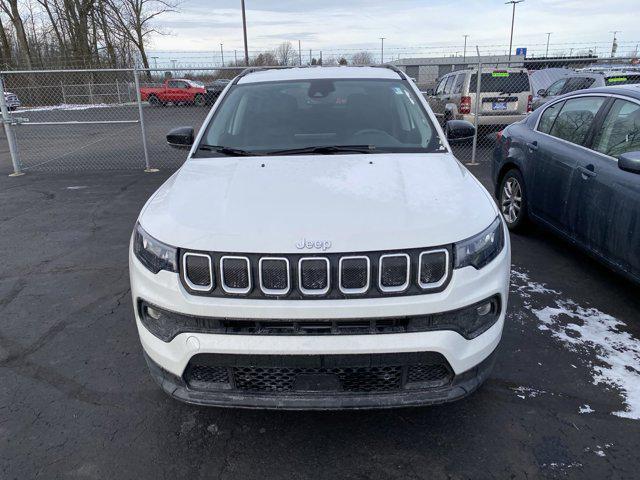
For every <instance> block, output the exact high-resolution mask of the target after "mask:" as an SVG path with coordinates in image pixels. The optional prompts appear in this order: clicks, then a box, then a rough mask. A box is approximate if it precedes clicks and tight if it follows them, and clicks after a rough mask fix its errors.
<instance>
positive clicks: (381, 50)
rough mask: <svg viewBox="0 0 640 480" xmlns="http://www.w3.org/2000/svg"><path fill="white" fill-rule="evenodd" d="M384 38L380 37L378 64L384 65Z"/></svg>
mask: <svg viewBox="0 0 640 480" xmlns="http://www.w3.org/2000/svg"><path fill="white" fill-rule="evenodd" d="M384 38H385V37H380V63H384Z"/></svg>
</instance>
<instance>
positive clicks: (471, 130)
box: [444, 120, 476, 143]
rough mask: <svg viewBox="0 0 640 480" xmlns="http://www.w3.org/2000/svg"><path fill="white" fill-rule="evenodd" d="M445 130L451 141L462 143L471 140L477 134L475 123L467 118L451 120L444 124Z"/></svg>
mask: <svg viewBox="0 0 640 480" xmlns="http://www.w3.org/2000/svg"><path fill="white" fill-rule="evenodd" d="M444 131H445V133H446V135H447V140H448V141H449V143H461V142H464V141H467V140H471V139H472V138H473V136H474V135H475V134H476V128H475V127H474V126H473V123H471V122H467V121H466V120H449V121H448V122H447V123H446V124H445V126H444Z"/></svg>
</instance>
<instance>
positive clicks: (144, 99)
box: [0, 57, 640, 173]
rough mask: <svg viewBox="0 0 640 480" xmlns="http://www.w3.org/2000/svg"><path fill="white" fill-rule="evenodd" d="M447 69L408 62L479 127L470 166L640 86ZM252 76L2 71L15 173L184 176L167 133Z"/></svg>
mask: <svg viewBox="0 0 640 480" xmlns="http://www.w3.org/2000/svg"><path fill="white" fill-rule="evenodd" d="M418 60H419V59H416V61H418ZM442 67H443V66H442V65H436V66H435V69H434V65H433V64H432V63H428V62H427V65H411V64H409V63H406V62H405V64H403V65H399V68H401V69H403V70H404V71H405V72H406V73H407V75H409V76H411V77H412V78H414V80H415V81H416V83H417V84H418V85H419V87H420V89H421V91H422V92H423V95H424V96H425V98H426V100H427V102H428V103H429V105H430V106H431V109H432V110H433V111H434V113H435V115H436V117H437V118H438V120H439V121H440V123H441V125H442V126H443V128H444V129H445V131H446V129H447V122H448V121H450V120H466V121H469V122H471V123H472V124H474V126H475V127H476V135H475V137H474V138H473V139H469V140H468V141H466V142H463V143H458V144H456V145H455V146H454V147H453V148H454V152H455V154H456V156H457V157H458V158H459V159H460V160H461V161H463V162H465V163H470V164H474V163H479V162H487V161H490V159H491V156H492V150H493V146H494V144H495V138H496V134H497V132H498V131H500V130H501V129H502V128H504V126H506V125H508V124H510V123H513V122H516V121H520V120H522V119H525V118H526V117H527V116H528V115H529V114H530V113H531V111H533V110H534V109H536V108H539V107H540V106H541V105H543V104H544V103H545V102H547V101H549V100H551V99H553V98H555V97H557V96H558V95H562V94H564V93H567V92H569V91H573V90H577V89H581V88H590V87H597V86H607V85H621V84H626V83H640V67H638V66H637V65H634V64H633V63H632V61H631V59H621V58H615V59H604V60H603V59H598V60H597V63H596V62H595V61H594V59H593V58H591V57H589V58H585V59H583V61H576V59H575V58H572V59H571V61H568V60H567V59H558V60H556V61H551V60H549V59H546V60H535V61H534V60H530V61H527V60H525V59H523V58H522V57H518V58H516V59H514V60H512V61H509V60H504V59H501V58H486V57H478V59H477V61H476V62H475V63H474V62H472V61H471V59H469V61H468V62H466V63H465V64H462V65H454V64H448V65H446V66H445V67H444V68H442ZM264 68H270V67H264ZM271 68H273V67H271ZM243 69H244V67H213V68H201V69H151V70H131V69H113V70H49V71H21V72H2V73H1V80H2V82H3V84H4V92H5V94H4V96H3V97H2V98H0V107H1V109H2V117H3V121H4V127H5V135H6V139H7V141H8V143H9V150H10V154H11V160H12V163H13V165H12V166H13V170H14V172H15V173H21V172H28V171H49V172H59V171H63V172H64V171H90V170H120V169H147V170H153V169H176V168H178V167H179V166H180V165H182V163H183V162H184V160H185V157H186V153H185V151H184V150H175V149H172V148H171V147H169V146H168V144H167V143H166V140H165V136H166V134H167V132H168V131H169V130H171V129H172V128H175V127H180V126H192V127H194V129H196V131H197V130H198V129H199V128H200V126H201V125H202V123H203V121H204V119H205V117H206V115H207V113H208V112H209V110H210V108H211V106H212V105H213V103H214V102H215V100H216V99H217V97H218V95H219V94H220V92H221V91H222V90H223V89H224V88H225V87H226V85H227V83H228V82H229V81H230V80H231V79H232V78H234V77H235V76H237V75H238V74H239V73H240V72H241V71H242V70H243ZM434 71H435V72H440V73H441V74H440V75H434ZM478 72H480V75H478Z"/></svg>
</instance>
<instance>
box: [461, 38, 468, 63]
mask: <svg viewBox="0 0 640 480" xmlns="http://www.w3.org/2000/svg"><path fill="white" fill-rule="evenodd" d="M468 36H469V35H463V37H464V50H463V51H462V62H463V63H466V59H467V37H468Z"/></svg>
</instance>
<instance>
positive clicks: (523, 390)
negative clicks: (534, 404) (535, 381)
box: [511, 387, 547, 399]
mask: <svg viewBox="0 0 640 480" xmlns="http://www.w3.org/2000/svg"><path fill="white" fill-rule="evenodd" d="M511 390H513V391H514V392H516V396H518V397H520V398H522V399H524V398H536V397H539V396H540V395H544V394H545V393H547V392H545V391H544V390H538V389H535V388H531V387H516V388H512V389H511Z"/></svg>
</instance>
